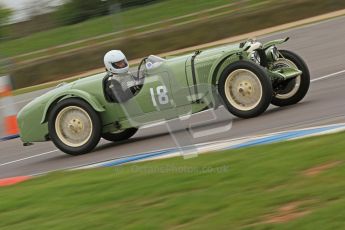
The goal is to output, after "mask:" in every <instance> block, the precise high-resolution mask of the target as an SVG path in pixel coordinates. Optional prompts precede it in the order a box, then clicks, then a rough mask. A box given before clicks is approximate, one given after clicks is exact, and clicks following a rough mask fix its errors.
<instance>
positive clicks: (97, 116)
mask: <svg viewBox="0 0 345 230" xmlns="http://www.w3.org/2000/svg"><path fill="white" fill-rule="evenodd" d="M285 41H287V39H281V40H275V41H271V42H269V43H266V44H261V43H259V42H256V41H252V40H248V41H246V42H243V43H240V44H234V45H224V46H220V47H216V48H212V49H207V50H203V51H196V52H194V53H191V54H186V55H183V56H178V57H170V58H166V59H164V58H160V57H157V56H153V55H151V56H149V57H148V58H145V59H144V60H143V61H142V63H141V64H140V66H139V68H138V74H137V75H135V79H136V81H137V82H140V87H139V88H138V87H137V90H135V91H133V90H123V89H121V87H119V85H120V83H119V82H117V80H114V79H112V78H111V77H109V76H107V77H105V73H102V74H97V75H94V76H91V77H87V78H83V79H79V80H77V81H74V82H72V83H68V84H63V85H60V86H59V87H57V88H55V89H53V90H51V91H49V92H48V93H46V94H44V95H42V96H40V97H38V98H36V99H35V100H33V101H32V102H30V103H29V104H28V105H26V106H25V107H24V108H23V109H22V110H21V111H20V113H19V114H18V124H19V128H20V137H21V139H22V141H23V142H24V143H31V142H40V141H48V140H52V141H53V142H54V144H55V145H56V146H57V147H58V148H59V149H61V150H62V151H64V152H66V153H68V154H72V155H79V154H84V153H87V152H89V151H91V150H92V149H93V148H94V147H95V146H96V145H97V143H98V141H99V139H100V138H101V137H103V138H105V139H107V140H110V141H120V140H124V139H127V138H129V137H131V136H132V135H134V133H135V132H136V130H137V129H138V128H139V127H141V126H143V125H145V124H148V123H153V122H157V121H162V120H170V119H174V118H177V117H179V116H182V115H185V114H190V113H196V112H199V111H201V110H203V109H205V108H217V107H218V106H219V105H224V106H225V107H226V108H227V109H228V111H229V112H231V113H232V114H234V115H236V116H238V117H241V118H251V117H255V116H258V115H260V114H261V113H263V112H264V111H265V110H266V109H267V107H268V106H269V104H270V103H272V104H274V105H278V106H286V105H291V104H295V103H297V102H298V101H300V100H301V99H302V98H303V97H304V96H305V94H306V93H307V91H308V88H309V81H310V76H309V71H308V68H307V66H306V64H305V63H304V61H303V60H302V59H301V58H300V57H299V56H298V55H296V54H294V53H292V52H290V51H286V50H278V49H277V48H276V45H278V44H280V43H283V42H285ZM128 88H129V89H131V86H130V85H129V87H128Z"/></svg>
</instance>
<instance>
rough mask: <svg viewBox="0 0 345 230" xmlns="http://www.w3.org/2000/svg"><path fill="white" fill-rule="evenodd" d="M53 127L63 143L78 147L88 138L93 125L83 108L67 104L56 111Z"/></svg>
mask: <svg viewBox="0 0 345 230" xmlns="http://www.w3.org/2000/svg"><path fill="white" fill-rule="evenodd" d="M55 128H56V134H57V136H58V137H59V139H60V140H61V141H62V142H63V143H64V144H65V145H68V146H71V147H80V146H82V145H84V144H85V143H87V142H88V141H89V140H90V137H91V134H92V129H93V125H92V121H91V118H90V116H89V114H88V113H87V112H86V111H85V110H84V109H82V108H80V107H77V106H68V107H66V108H64V109H62V110H61V111H60V112H59V113H58V115H57V117H56V120H55Z"/></svg>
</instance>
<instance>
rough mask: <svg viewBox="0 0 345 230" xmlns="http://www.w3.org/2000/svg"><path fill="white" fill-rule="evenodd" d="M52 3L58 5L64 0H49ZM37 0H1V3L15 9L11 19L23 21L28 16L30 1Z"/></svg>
mask: <svg viewBox="0 0 345 230" xmlns="http://www.w3.org/2000/svg"><path fill="white" fill-rule="evenodd" d="M49 1H51V2H52V5H58V4H59V3H61V2H62V1H63V0H49ZM33 2H37V0H0V5H3V6H6V7H8V8H11V9H13V10H14V14H13V17H12V20H11V21H21V20H25V19H26V18H28V13H29V10H28V7H30V3H31V4H32V3H33Z"/></svg>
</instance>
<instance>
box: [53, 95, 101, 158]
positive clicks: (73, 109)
mask: <svg viewBox="0 0 345 230" xmlns="http://www.w3.org/2000/svg"><path fill="white" fill-rule="evenodd" d="M101 127H102V125H101V120H100V117H99V115H98V113H97V112H96V111H95V110H94V109H93V108H92V107H91V106H90V105H89V104H88V103H87V102H85V101H83V100H81V99H78V98H69V99H66V100H63V101H61V102H58V103H57V104H56V105H55V106H54V107H53V109H52V110H51V111H50V113H49V117H48V129H49V135H50V138H51V140H52V141H53V142H54V144H55V146H56V147H57V148H59V149H60V150H61V151H63V152H65V153H67V154H70V155H74V156H76V155H81V154H85V153H88V152H90V151H91V150H93V149H94V148H95V147H96V145H97V144H98V142H99V140H100V138H101Z"/></svg>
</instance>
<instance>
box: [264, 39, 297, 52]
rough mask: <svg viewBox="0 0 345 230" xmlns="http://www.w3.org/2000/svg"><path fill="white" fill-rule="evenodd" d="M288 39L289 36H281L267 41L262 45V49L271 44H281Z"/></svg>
mask: <svg viewBox="0 0 345 230" xmlns="http://www.w3.org/2000/svg"><path fill="white" fill-rule="evenodd" d="M289 39H290V38H289V37H286V38H282V39H277V40H273V41H269V42H267V43H265V44H264V45H263V49H264V50H266V49H268V48H269V47H271V46H274V45H279V44H283V43H285V42H287V41H288V40H289Z"/></svg>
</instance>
